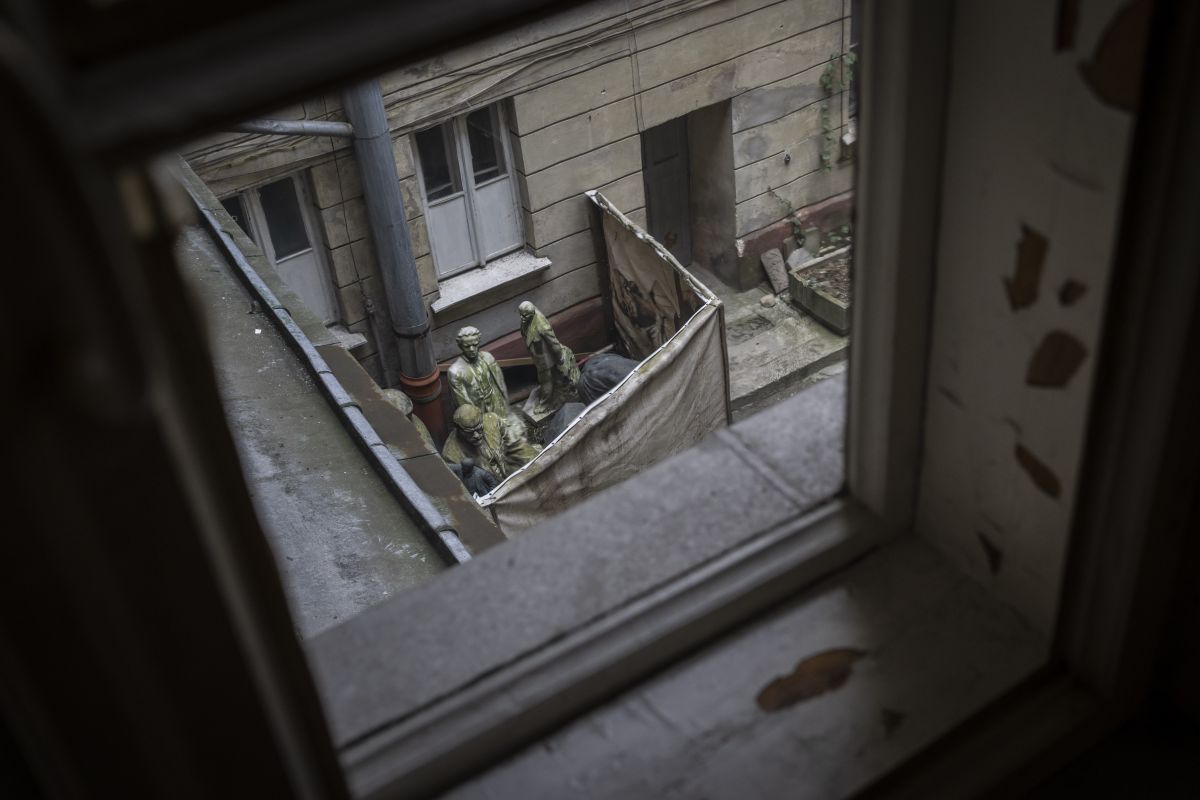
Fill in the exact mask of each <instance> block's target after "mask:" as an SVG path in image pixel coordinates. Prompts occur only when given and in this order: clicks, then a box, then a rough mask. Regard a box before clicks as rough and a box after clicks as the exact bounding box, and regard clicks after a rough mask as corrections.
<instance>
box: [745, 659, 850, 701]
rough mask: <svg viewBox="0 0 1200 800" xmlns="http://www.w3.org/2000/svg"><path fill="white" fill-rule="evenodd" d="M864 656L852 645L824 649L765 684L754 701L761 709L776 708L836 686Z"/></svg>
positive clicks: (822, 692)
mask: <svg viewBox="0 0 1200 800" xmlns="http://www.w3.org/2000/svg"><path fill="white" fill-rule="evenodd" d="M865 655H866V652H864V651H862V650H856V649H854V648H852V647H838V648H834V649H833V650H825V651H824V652H821V653H817V654H816V655H814V656H809V657H808V658H806V659H804V660H803V661H801V662H800V663H799V664H797V665H796V669H795V670H793V671H792V673H791V674H790V675H783V676H780V677H778V678H776V679H775V680H773V681H771V682H770V683H768V684H767V685H766V686H765V687H763V690H762V691H761V692H759V693H758V697H757V698H755V702H757V703H758V707H759V708H761V709H762V710H763V711H779V710H781V709H784V708H787V707H789V706H793V705H795V704H796V703H799V702H801V701H803V700H810V699H812V698H814V697H817V696H818V695H822V694H825V693H826V692H830V691H833V690H834V689H837V688H838V687H840V686H841V685H842V684H844V683H845V682H846V681H847V680H849V679H850V673H851V669H852V667H853V665H854V662H855V661H857V660H859V659H860V658H862V657H863V656H865Z"/></svg>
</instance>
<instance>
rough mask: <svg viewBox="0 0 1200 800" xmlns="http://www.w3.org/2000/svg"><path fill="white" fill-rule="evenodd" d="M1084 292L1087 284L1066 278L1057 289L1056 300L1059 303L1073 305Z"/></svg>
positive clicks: (1085, 292)
mask: <svg viewBox="0 0 1200 800" xmlns="http://www.w3.org/2000/svg"><path fill="white" fill-rule="evenodd" d="M1085 294H1087V286H1085V285H1084V284H1082V283H1080V282H1079V281H1077V280H1067V281H1065V282H1064V283H1063V285H1062V287H1061V288H1060V289H1059V290H1058V302H1059V304H1060V305H1064V306H1073V305H1075V303H1076V302H1078V301H1079V298H1081V297H1083V296H1084V295H1085Z"/></svg>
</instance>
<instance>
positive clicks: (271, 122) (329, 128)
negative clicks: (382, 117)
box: [230, 119, 354, 139]
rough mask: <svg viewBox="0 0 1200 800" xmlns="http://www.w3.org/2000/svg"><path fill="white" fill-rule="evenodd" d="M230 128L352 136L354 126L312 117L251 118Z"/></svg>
mask: <svg viewBox="0 0 1200 800" xmlns="http://www.w3.org/2000/svg"><path fill="white" fill-rule="evenodd" d="M230 130H234V131H237V132H238V133H266V134H273V135H276V136H338V137H341V138H343V139H349V138H352V137H353V136H354V126H352V125H351V124H350V123H348V122H330V121H328V120H314V119H252V120H247V121H246V122H239V123H238V124H237V125H234V126H233V127H232V128H230Z"/></svg>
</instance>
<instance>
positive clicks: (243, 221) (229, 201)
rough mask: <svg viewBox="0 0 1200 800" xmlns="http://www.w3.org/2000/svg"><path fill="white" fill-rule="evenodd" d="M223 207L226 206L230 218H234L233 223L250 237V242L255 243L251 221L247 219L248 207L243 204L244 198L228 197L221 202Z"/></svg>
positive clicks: (238, 195) (237, 195)
mask: <svg viewBox="0 0 1200 800" xmlns="http://www.w3.org/2000/svg"><path fill="white" fill-rule="evenodd" d="M221 205H223V206H225V210H226V211H228V212H229V216H231V217H233V221H234V222H236V223H237V224H238V227H239V228H241V229H242V231H243V232H244V233H245V234H246V235H247V236H249V237H250V241H254V231H253V230H251V228H250V224H249V220H247V218H246V207H245V206H244V205H243V204H242V196H241V195H240V194H235V195H234V196H233V197H226V198H225V199H224V200H222V201H221Z"/></svg>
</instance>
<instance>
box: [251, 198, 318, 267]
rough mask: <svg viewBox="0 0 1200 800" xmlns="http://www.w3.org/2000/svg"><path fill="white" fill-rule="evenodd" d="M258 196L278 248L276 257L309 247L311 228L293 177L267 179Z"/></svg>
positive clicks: (273, 243)
mask: <svg viewBox="0 0 1200 800" xmlns="http://www.w3.org/2000/svg"><path fill="white" fill-rule="evenodd" d="M258 196H259V199H260V200H261V201H262V209H263V216H265V217H266V218H267V229H268V230H269V231H270V233H271V246H272V247H274V248H275V260H276V261H278V260H279V259H281V258H287V257H288V256H292V255H295V254H296V253H299V252H301V251H302V250H307V249H308V232H307V231H306V230H305V229H304V217H303V216H301V214H300V203H299V201H298V200H297V199H296V186H295V184H293V183H292V179H291V178H284V179H283V180H281V181H276V182H275V183H268V184H267V185H266V186H264V187H262V188H261V189H259V190H258Z"/></svg>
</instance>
